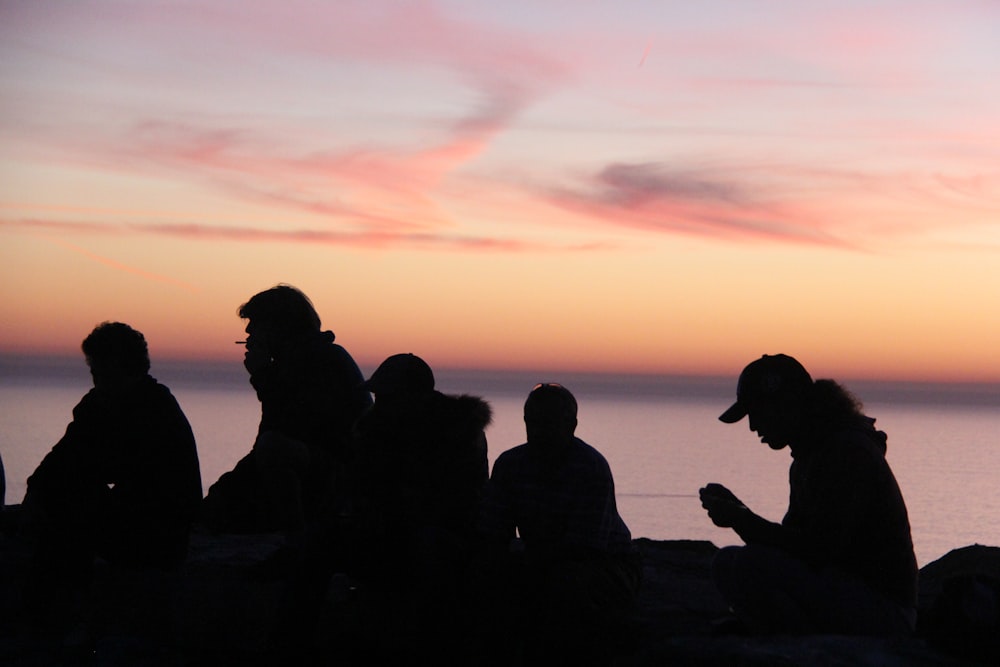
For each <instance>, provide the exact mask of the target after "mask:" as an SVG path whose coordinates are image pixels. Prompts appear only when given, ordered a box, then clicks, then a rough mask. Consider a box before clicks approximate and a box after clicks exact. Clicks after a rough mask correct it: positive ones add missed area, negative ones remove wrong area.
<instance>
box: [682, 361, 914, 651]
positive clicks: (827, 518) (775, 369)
mask: <svg viewBox="0 0 1000 667" xmlns="http://www.w3.org/2000/svg"><path fill="white" fill-rule="evenodd" d="M744 417H746V418H748V421H749V427H750V430H751V431H754V432H755V433H756V434H757V435H758V436H759V437H760V439H761V441H762V442H763V443H765V444H766V445H768V446H769V447H770V448H771V449H773V450H781V449H784V448H785V447H788V448H789V450H790V452H791V456H792V464H791V469H790V472H789V484H790V494H789V498H790V500H789V506H788V510H787V512H786V513H785V516H784V518H783V519H782V520H781V522H780V523H775V522H772V521H769V520H767V519H765V518H763V517H761V516H759V515H757V514H755V513H754V512H753V511H751V510H750V509H749V508H748V507H747V506H746V505H744V504H743V503H742V502H741V501H740V500H739V498H737V497H736V495H735V494H734V493H733V492H732V491H730V490H729V489H728V488H726V487H725V486H723V485H722V484H718V483H710V484H707V485H705V486H704V487H703V488H702V489H700V491H699V495H700V498H701V504H702V507H704V508H705V509H706V510H707V511H708V516H709V518H711V519H712V521H713V522H714V523H715V524H716V525H717V526H720V527H723V528H732V529H733V530H734V531H735V532H736V533H737V534H738V535H739V536H740V538H741V539H742V540H743V541H744V543H745V546H733V547H725V548H723V549H721V550H719V552H718V553H717V554H716V557H715V559H714V561H713V565H712V575H713V579H714V581H715V583H716V585H717V586H718V588H719V590H720V592H721V593H722V594H723V596H725V597H726V599H727V600H728V601H729V603H730V605H731V608H732V611H733V612H734V614H735V617H734V620H735V621H736V622H737V623H738V624H740V625H741V626H742V627H743V628H745V629H747V630H749V631H750V632H755V633H762V634H774V633H781V634H847V635H881V636H888V635H895V634H908V633H910V632H912V631H913V630H914V627H915V621H916V593H917V564H916V558H915V556H914V553H913V541H912V538H911V535H910V523H909V518H908V515H907V510H906V504H905V502H904V501H903V496H902V493H901V492H900V489H899V485H898V484H897V482H896V479H895V477H894V475H893V473H892V470H891V469H890V467H889V464H888V462H887V461H886V458H885V452H886V434H885V433H884V432H882V431H879V430H877V429H876V428H875V420H874V419H872V418H870V417H867V416H866V415H865V414H863V413H862V411H861V404H860V402H858V400H857V399H856V398H855V397H854V396H852V395H851V394H850V393H849V392H848V391H847V390H846V389H844V387H842V386H841V385H840V384H838V383H837V382H834V381H833V380H827V379H822V380H813V379H812V376H810V374H809V372H808V371H806V369H805V367H804V366H803V365H802V364H801V363H799V362H798V361H797V360H796V359H794V358H793V357H790V356H788V355H784V354H774V355H767V354H765V355H763V356H762V357H760V358H759V359H757V360H755V361H753V362H752V363H750V364H748V365H747V366H746V367H745V368H744V369H743V372H742V373H741V374H740V377H739V381H738V383H737V387H736V402H735V403H733V404H732V405H731V406H730V407H729V408H728V409H727V410H726V411H725V412H723V413H722V414H721V415H720V416H719V419H720V421H722V422H724V423H728V424H734V423H737V422H739V421H741V420H742V419H743V418H744Z"/></svg>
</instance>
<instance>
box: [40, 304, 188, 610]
mask: <svg viewBox="0 0 1000 667" xmlns="http://www.w3.org/2000/svg"><path fill="white" fill-rule="evenodd" d="M82 347H83V354H84V356H85V357H86V360H87V365H88V366H89V367H90V374H91V376H92V378H93V384H94V386H93V388H92V389H91V390H90V391H89V392H87V394H86V395H85V396H84V397H83V399H82V400H81V401H80V402H79V403H78V404H77V406H76V407H75V408H73V421H72V422H70V424H69V426H68V427H67V428H66V433H65V435H63V437H62V438H61V439H60V440H59V442H57V443H56V444H55V446H53V447H52V450H51V451H50V452H49V453H48V454H46V455H45V457H44V458H43V459H42V461H41V463H40V464H39V465H38V467H37V468H36V469H35V471H34V472H33V473H32V474H31V476H30V477H28V480H27V491H26V493H25V496H24V501H23V503H22V508H21V510H22V515H23V517H22V523H23V526H24V528H23V530H24V531H25V533H26V534H27V535H28V537H30V538H31V540H32V541H33V543H34V556H33V558H32V568H33V569H32V574H31V576H30V577H29V583H28V591H27V593H26V596H27V597H28V598H30V600H29V601H30V603H31V605H32V606H33V607H35V608H36V611H38V613H39V614H41V615H42V616H46V615H52V616H54V617H58V616H59V615H60V614H66V613H72V607H73V605H74V600H73V599H72V598H73V597H74V596H76V597H79V596H80V594H81V591H84V589H85V588H86V587H87V585H88V584H89V582H90V580H91V577H92V574H93V571H92V567H93V563H94V558H95V556H100V557H101V558H103V559H104V560H106V561H107V562H108V563H110V564H111V565H113V566H116V567H121V568H130V569H134V568H156V569H161V570H170V569H174V568H177V567H178V566H179V565H180V564H181V563H182V562H183V561H184V559H185V557H186V555H187V546H188V539H189V531H190V528H191V522H192V520H193V519H194V517H195V514H196V512H197V509H198V504H199V502H200V501H201V497H202V496H201V493H202V487H201V473H200V468H199V462H198V452H197V448H196V445H195V439H194V434H193V433H192V431H191V426H190V424H189V423H188V420H187V418H186V417H185V415H184V412H183V411H182V410H181V408H180V406H179V405H178V403H177V401H176V400H175V399H174V397H173V395H171V393H170V390H169V389H167V387H165V386H163V385H162V384H160V383H158V382H157V381H156V380H155V379H154V378H153V377H151V376H150V375H149V367H150V363H149V353H148V349H147V345H146V340H145V338H144V337H143V335H142V334H141V333H140V332H138V331H136V330H135V329H133V328H132V327H130V326H128V325H127V324H123V323H121V322H105V323H103V324H101V325H99V326H98V327H97V328H95V329H94V330H93V331H92V332H91V333H90V335H89V336H87V337H86V339H85V340H84V341H83V345H82ZM53 620H56V621H58V620H60V619H58V618H55V619H53Z"/></svg>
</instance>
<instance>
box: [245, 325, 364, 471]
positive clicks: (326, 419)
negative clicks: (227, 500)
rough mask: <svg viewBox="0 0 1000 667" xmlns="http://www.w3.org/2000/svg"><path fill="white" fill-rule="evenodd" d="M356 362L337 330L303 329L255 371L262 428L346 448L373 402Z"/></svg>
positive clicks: (310, 442) (252, 378) (327, 446)
mask: <svg viewBox="0 0 1000 667" xmlns="http://www.w3.org/2000/svg"><path fill="white" fill-rule="evenodd" d="M363 382H364V377H363V376H362V374H361V370H360V369H359V368H358V365H357V363H355V361H354V359H353V358H352V357H351V355H350V354H348V352H347V350H345V349H344V348H343V347H341V346H340V345H338V344H336V343H335V342H334V335H333V332H332V331H316V332H308V333H304V334H300V335H299V336H298V337H296V338H295V339H294V340H292V341H290V342H289V344H287V345H286V346H284V348H283V349H282V350H280V351H279V352H276V356H275V361H274V363H272V364H271V365H270V366H267V367H266V368H264V369H263V370H261V371H258V372H257V373H254V374H253V375H251V376H250V384H251V385H253V388H254V389H255V390H256V392H257V398H258V399H260V404H261V418H260V426H259V428H258V433H261V432H263V431H268V430H274V431H278V432H280V433H282V434H283V435H286V436H288V437H290V438H294V439H296V440H301V441H302V442H304V443H306V444H308V445H315V446H318V447H321V448H325V449H329V450H331V451H342V450H343V449H344V448H346V447H347V442H348V439H349V436H350V433H351V427H352V426H353V425H354V422H355V420H357V418H358V417H359V416H360V415H361V414H362V413H363V412H364V411H365V410H366V409H367V408H368V407H369V406H370V405H371V396H369V394H368V392H367V391H366V390H364V389H363V388H362V387H361V385H362V383H363Z"/></svg>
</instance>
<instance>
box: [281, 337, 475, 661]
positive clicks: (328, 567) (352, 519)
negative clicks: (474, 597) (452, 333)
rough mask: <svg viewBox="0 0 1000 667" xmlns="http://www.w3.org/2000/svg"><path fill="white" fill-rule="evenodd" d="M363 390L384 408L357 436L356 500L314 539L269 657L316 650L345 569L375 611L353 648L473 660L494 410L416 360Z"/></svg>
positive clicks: (399, 656) (352, 475)
mask: <svg viewBox="0 0 1000 667" xmlns="http://www.w3.org/2000/svg"><path fill="white" fill-rule="evenodd" d="M363 387H364V389H365V390H367V391H370V392H371V393H372V394H374V396H375V401H374V405H373V406H372V407H371V408H370V409H368V410H367V411H366V412H365V413H364V414H363V415H362V416H361V418H360V419H358V421H357V423H356V425H355V429H354V438H353V455H352V457H351V465H350V469H349V470H350V472H349V476H348V477H349V481H350V491H349V494H348V495H349V497H350V505H349V507H348V508H347V510H346V511H344V512H342V513H341V514H340V515H338V516H336V517H327V522H326V525H325V526H323V527H322V529H321V530H318V531H313V532H311V533H310V539H309V541H308V542H307V546H306V549H305V550H304V551H303V554H302V557H301V558H300V560H299V562H298V563H297V565H296V567H295V571H296V574H295V576H294V577H293V579H292V580H291V581H290V583H289V586H288V588H287V590H286V594H285V597H284V600H283V602H282V605H281V608H282V609H283V610H284V611H283V612H282V613H281V614H280V619H279V621H278V624H277V626H276V628H275V630H274V632H273V633H272V637H271V640H270V648H269V651H271V652H272V653H273V654H274V655H280V656H283V657H284V658H288V657H289V656H298V657H299V658H300V659H301V656H303V655H308V653H309V651H310V643H311V642H313V641H314V640H313V636H314V633H315V622H316V618H317V617H318V616H319V610H320V608H321V605H322V602H323V601H322V599H321V592H322V591H325V590H326V584H327V582H328V581H329V579H330V577H331V576H332V575H333V574H335V573H338V572H339V573H343V574H346V575H348V576H349V577H350V579H351V580H352V581H353V582H354V585H355V586H356V588H355V590H356V591H357V596H358V597H359V598H360V599H361V600H362V601H363V604H361V607H362V609H363V610H369V611H371V612H372V613H370V614H367V613H366V614H363V617H362V638H363V641H362V642H360V643H355V645H353V646H347V645H345V646H344V647H343V648H344V650H345V651H349V650H354V649H357V650H360V651H362V652H363V653H365V655H363V656H358V659H362V660H366V661H373V660H374V661H376V662H377V664H382V663H383V662H384V663H385V664H393V663H394V662H397V661H398V662H400V663H403V662H409V661H412V660H414V659H415V656H420V657H425V658H428V659H432V660H433V661H434V662H435V664H464V660H463V659H462V657H461V656H462V653H461V651H462V650H463V648H464V645H463V643H462V642H463V632H462V630H461V629H460V628H461V627H462V624H463V623H464V622H465V620H466V618H465V617H464V614H463V613H462V608H463V607H462V604H463V601H462V585H463V574H464V572H465V570H466V567H467V566H468V563H469V561H470V558H471V555H472V553H473V550H474V546H475V521H476V517H477V515H478V512H479V504H480V500H481V496H482V493H483V488H484V486H485V484H486V481H487V478H488V475H489V463H488V460H487V441H486V428H487V427H488V426H489V425H490V423H491V421H492V409H491V407H490V405H489V404H488V403H487V402H486V401H484V400H483V399H481V398H479V397H477V396H471V395H467V394H462V395H451V394H445V393H442V392H440V391H438V390H437V389H435V378H434V373H433V371H432V370H431V367H430V366H429V365H428V364H427V363H426V362H425V361H424V360H423V359H421V358H420V357H418V356H417V355H415V354H410V353H405V354H396V355H392V356H390V357H388V358H387V359H386V360H385V361H383V362H382V364H381V365H379V367H378V368H377V369H376V370H375V372H374V373H373V374H372V376H371V377H370V378H369V379H368V380H367V381H366V382H365V383H364V385H363ZM372 652H375V653H376V654H377V655H371V653H372Z"/></svg>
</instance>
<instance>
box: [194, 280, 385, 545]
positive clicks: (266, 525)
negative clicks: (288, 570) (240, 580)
mask: <svg viewBox="0 0 1000 667" xmlns="http://www.w3.org/2000/svg"><path fill="white" fill-rule="evenodd" d="M239 315H240V317H242V318H244V319H245V320H247V325H246V333H247V340H246V343H245V344H246V353H245V355H244V362H243V365H244V366H245V367H246V369H247V372H248V373H249V375H250V384H251V385H252V386H253V388H254V390H255V391H256V392H257V398H258V399H259V400H260V405H261V417H260V424H259V426H258V429H257V437H256V440H255V441H254V444H253V448H252V449H251V451H250V452H249V453H248V454H247V455H246V456H245V457H243V459H241V460H240V461H239V462H238V463H237V464H236V466H235V468H234V469H233V470H231V471H229V472H227V473H224V474H223V475H222V476H221V477H220V478H219V480H218V481H216V482H215V483H214V484H213V485H212V486H211V487H209V490H208V495H207V497H206V499H205V504H204V513H203V520H204V522H205V524H206V525H207V526H208V527H209V528H211V529H214V530H216V531H219V532H234V533H263V532H273V531H283V532H285V533H286V534H287V535H289V536H297V535H299V534H300V533H301V531H302V529H303V528H304V526H305V524H306V522H307V521H309V520H311V519H312V518H314V517H315V515H316V512H317V511H318V508H319V507H320V506H322V505H323V504H325V503H337V502H339V501H338V500H337V499H336V494H338V493H341V492H342V489H338V488H337V487H338V486H342V481H341V483H340V484H338V483H337V479H338V477H340V476H342V470H343V466H344V460H345V457H346V456H347V452H348V451H349V444H348V443H349V438H350V433H351V427H352V425H353V424H354V421H355V420H356V419H357V417H358V416H359V415H360V414H361V413H362V412H363V411H364V410H365V409H366V408H367V407H368V406H369V405H370V404H371V397H370V396H369V395H368V392H366V391H365V390H364V389H362V388H361V383H362V382H363V381H364V377H363V376H362V375H361V371H360V369H359V368H358V366H357V364H356V363H355V362H354V359H353V358H352V357H351V355H350V354H348V352H347V350H345V349H344V348H343V347H341V346H340V345H338V344H336V343H335V342H334V340H335V337H334V334H333V332H332V331H322V330H321V329H320V318H319V315H318V314H317V313H316V310H315V308H314V307H313V305H312V303H311V302H310V301H309V299H308V298H307V297H306V295H305V294H303V293H302V292H301V291H299V290H298V289H296V288H294V287H292V286H290V285H278V286H276V287H273V288H271V289H268V290H264V291H263V292H260V293H258V294H255V295H254V296H253V297H252V298H251V299H250V300H249V301H247V302H246V303H245V304H243V305H242V306H241V307H240V309H239Z"/></svg>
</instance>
